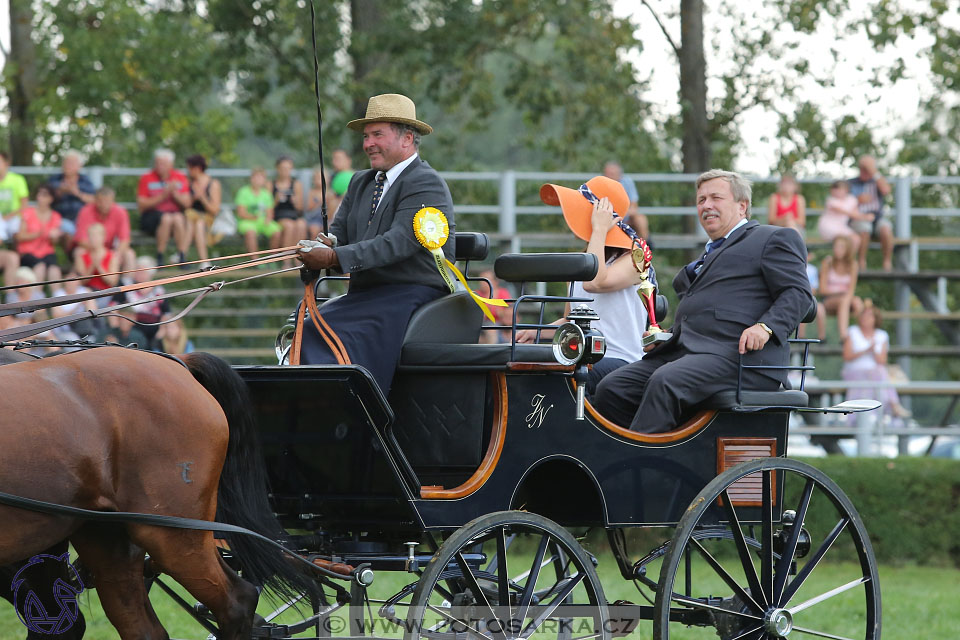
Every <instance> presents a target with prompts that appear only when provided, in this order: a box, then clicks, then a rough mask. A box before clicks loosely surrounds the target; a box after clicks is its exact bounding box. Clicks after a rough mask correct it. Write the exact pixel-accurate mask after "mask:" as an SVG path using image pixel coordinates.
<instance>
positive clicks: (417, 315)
mask: <svg viewBox="0 0 960 640" xmlns="http://www.w3.org/2000/svg"><path fill="white" fill-rule="evenodd" d="M482 324H483V312H482V311H480V307H478V306H477V303H475V302H474V301H473V300H472V299H471V298H470V294H468V293H467V292H466V291H457V292H456V293H451V294H450V295H447V296H443V297H442V298H437V299H436V300H431V301H430V302H428V303H427V304H425V305H423V306H422V307H420V308H419V309H417V310H416V311H414V312H413V315H412V316H410V322H409V323H407V331H406V333H405V334H404V336H403V344H404V345H407V344H413V343H420V342H429V343H445V344H449V343H476V342H477V341H478V340H479V339H480V326H481V325H482Z"/></svg>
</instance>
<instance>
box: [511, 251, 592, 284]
mask: <svg viewBox="0 0 960 640" xmlns="http://www.w3.org/2000/svg"><path fill="white" fill-rule="evenodd" d="M493 268H494V270H495V271H496V273H497V277H498V278H500V279H501V280H506V281H507V282H573V281H575V280H578V281H580V282H587V281H590V280H593V279H594V278H595V277H597V269H598V268H599V265H598V264H597V257H596V256H595V255H593V254H592V253H505V254H504V255H502V256H500V257H499V258H497V261H496V262H495V263H494V264H493Z"/></svg>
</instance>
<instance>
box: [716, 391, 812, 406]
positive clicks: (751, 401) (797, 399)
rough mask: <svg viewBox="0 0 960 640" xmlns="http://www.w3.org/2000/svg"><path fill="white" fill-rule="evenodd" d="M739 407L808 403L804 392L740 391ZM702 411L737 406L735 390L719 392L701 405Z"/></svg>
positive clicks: (804, 404) (803, 404)
mask: <svg viewBox="0 0 960 640" xmlns="http://www.w3.org/2000/svg"><path fill="white" fill-rule="evenodd" d="M740 400H741V402H740V403H739V406H744V407H805V406H807V403H808V402H809V398H808V397H807V394H806V392H804V391H794V390H781V391H741V392H740ZM701 406H702V407H703V408H704V409H730V408H732V407H736V406H738V403H737V392H736V390H730V391H721V392H720V393H715V394H714V395H712V396H710V398H708V399H707V400H706V402H704V403H703V404H702V405H701Z"/></svg>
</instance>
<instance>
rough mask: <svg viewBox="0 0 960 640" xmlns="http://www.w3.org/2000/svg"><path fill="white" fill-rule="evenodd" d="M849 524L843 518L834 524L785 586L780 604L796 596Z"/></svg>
mask: <svg viewBox="0 0 960 640" xmlns="http://www.w3.org/2000/svg"><path fill="white" fill-rule="evenodd" d="M849 523H850V518H847V517H844V518H843V519H841V520H840V522H838V523H837V524H836V526H835V527H834V528H833V530H832V531H831V532H830V534H829V535H827V537H826V538H824V540H823V544H821V545H820V548H819V549H817V552H816V553H814V554H813V555H812V556H810V559H809V560H807V563H806V564H805V565H803V569H801V570H800V573H798V574H797V577H796V578H794V579H793V581H792V582H791V583H790V584H789V585H787V589H786V591H784V593H783V597H782V598H781V602H784V603H786V602H790V599H791V598H793V596H795V595H796V594H797V591H799V590H800V587H802V586H803V583H804V582H805V581H806V579H807V578H808V577H810V574H811V573H813V570H814V569H816V568H817V565H818V564H820V561H821V560H822V559H823V556H825V555H826V553H827V551H829V550H830V547H832V546H833V543H834V542H836V540H837V538H839V537H840V534H841V533H843V530H844V529H845V528H846V526H847V524H849Z"/></svg>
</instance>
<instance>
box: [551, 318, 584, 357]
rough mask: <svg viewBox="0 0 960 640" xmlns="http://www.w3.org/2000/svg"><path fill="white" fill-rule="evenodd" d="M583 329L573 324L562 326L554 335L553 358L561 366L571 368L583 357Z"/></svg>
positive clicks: (568, 323) (567, 323)
mask: <svg viewBox="0 0 960 640" xmlns="http://www.w3.org/2000/svg"><path fill="white" fill-rule="evenodd" d="M583 347H584V335H583V329H581V328H580V327H578V326H577V325H575V324H574V323H572V322H566V323H564V324H562V325H560V328H559V329H557V332H556V333H554V334H553V358H554V359H555V360H556V361H557V362H558V363H560V364H562V365H565V366H571V365H575V364H577V362H579V361H580V358H582V357H583V351H584V348H583Z"/></svg>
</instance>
